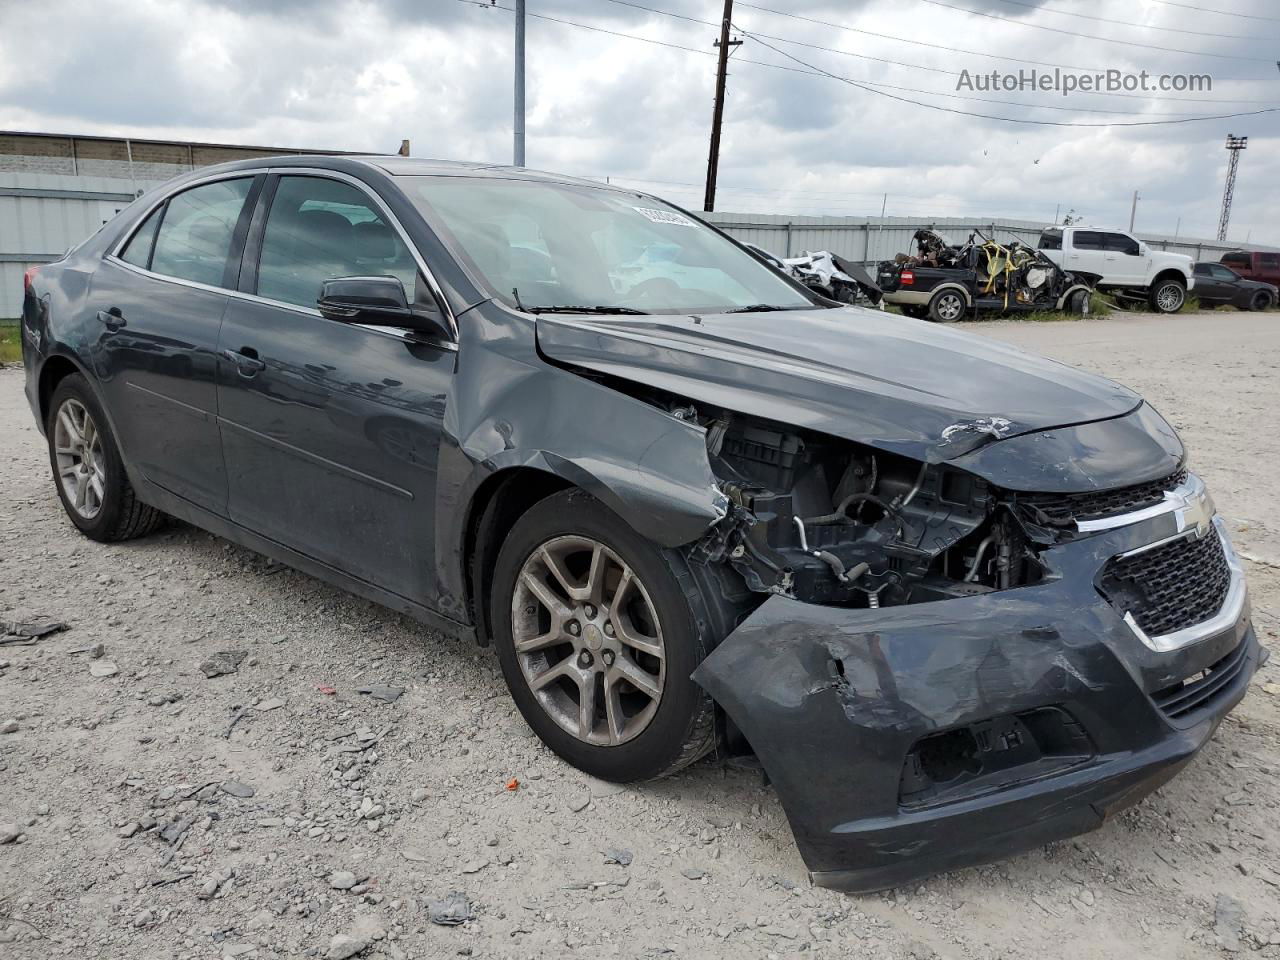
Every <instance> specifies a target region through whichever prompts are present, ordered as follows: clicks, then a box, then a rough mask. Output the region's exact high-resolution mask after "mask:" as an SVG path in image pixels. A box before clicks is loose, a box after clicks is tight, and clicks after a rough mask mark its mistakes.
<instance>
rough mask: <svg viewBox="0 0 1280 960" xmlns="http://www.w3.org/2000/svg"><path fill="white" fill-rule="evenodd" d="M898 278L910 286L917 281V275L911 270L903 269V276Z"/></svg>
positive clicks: (904, 284)
mask: <svg viewBox="0 0 1280 960" xmlns="http://www.w3.org/2000/svg"><path fill="white" fill-rule="evenodd" d="M898 279H899V280H901V281H902V284H903V286H910V285H911V284H913V283H915V282H916V275H915V274H914V273H912V272H911V271H910V270H903V271H902V276H900V277H899V278H898Z"/></svg>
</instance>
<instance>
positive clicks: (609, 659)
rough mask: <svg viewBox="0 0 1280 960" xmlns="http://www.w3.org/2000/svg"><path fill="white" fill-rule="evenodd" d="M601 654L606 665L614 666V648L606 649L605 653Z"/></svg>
mask: <svg viewBox="0 0 1280 960" xmlns="http://www.w3.org/2000/svg"><path fill="white" fill-rule="evenodd" d="M600 656H601V658H602V659H603V660H604V665H605V666H606V667H612V666H613V651H612V650H606V651H605V652H604V653H602V654H601V655H600Z"/></svg>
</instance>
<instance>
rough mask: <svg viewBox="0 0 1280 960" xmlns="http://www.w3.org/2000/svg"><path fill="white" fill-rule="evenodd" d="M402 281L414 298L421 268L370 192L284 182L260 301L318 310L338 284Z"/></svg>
mask: <svg viewBox="0 0 1280 960" xmlns="http://www.w3.org/2000/svg"><path fill="white" fill-rule="evenodd" d="M376 276H384V277H385V276H389V277H396V278H398V279H399V280H400V282H401V283H403V284H404V288H405V294H406V296H407V297H408V298H409V300H410V301H412V300H413V298H414V293H415V283H416V281H417V276H418V268H417V265H416V263H415V262H414V259H413V255H412V254H411V253H410V251H409V248H408V247H407V246H406V245H405V243H404V241H403V240H402V239H401V237H400V234H399V233H397V232H396V230H395V229H394V228H392V226H391V225H390V224H389V223H387V221H386V219H385V218H384V217H383V215H382V214H381V212H380V211H379V210H378V208H377V206H376V205H375V203H374V201H373V200H372V199H371V198H370V197H369V196H368V194H366V193H365V192H364V191H362V190H359V189H357V188H356V187H353V186H351V185H350V184H346V183H341V182H339V181H337V180H328V179H325V178H323V177H281V178H280V184H279V186H278V187H277V189H276V195H275V199H273V200H272V201H271V211H270V213H268V215H267V225H266V231H265V232H264V234H263V237H262V254H261V258H260V260H259V263H258V289H257V293H258V296H260V297H266V298H268V299H270V300H279V301H281V302H283V303H292V304H297V305H298V306H303V307H314V306H315V305H316V300H317V299H318V298H319V296H320V286H321V284H322V283H324V281H325V280H331V279H333V278H335V277H376Z"/></svg>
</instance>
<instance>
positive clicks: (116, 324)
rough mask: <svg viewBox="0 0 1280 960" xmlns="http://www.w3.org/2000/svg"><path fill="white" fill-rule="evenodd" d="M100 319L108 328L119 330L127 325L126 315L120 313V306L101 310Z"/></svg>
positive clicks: (99, 312)
mask: <svg viewBox="0 0 1280 960" xmlns="http://www.w3.org/2000/svg"><path fill="white" fill-rule="evenodd" d="M98 320H99V321H101V323H102V325H103V326H105V327H106V328H107V329H108V330H119V329H120V328H121V327H123V326H125V319H124V316H123V315H122V314H121V313H120V308H119V307H112V308H111V309H110V310H99V311H98Z"/></svg>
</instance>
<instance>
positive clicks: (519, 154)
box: [513, 0, 525, 167]
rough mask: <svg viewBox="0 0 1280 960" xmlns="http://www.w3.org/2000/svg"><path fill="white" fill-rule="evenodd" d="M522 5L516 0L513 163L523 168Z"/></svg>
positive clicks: (522, 3)
mask: <svg viewBox="0 0 1280 960" xmlns="http://www.w3.org/2000/svg"><path fill="white" fill-rule="evenodd" d="M524 3H525V0H516V57H515V60H516V96H515V101H516V103H515V106H516V116H515V143H514V150H513V153H514V158H513V162H514V163H515V165H516V166H517V167H523V166H524Z"/></svg>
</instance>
